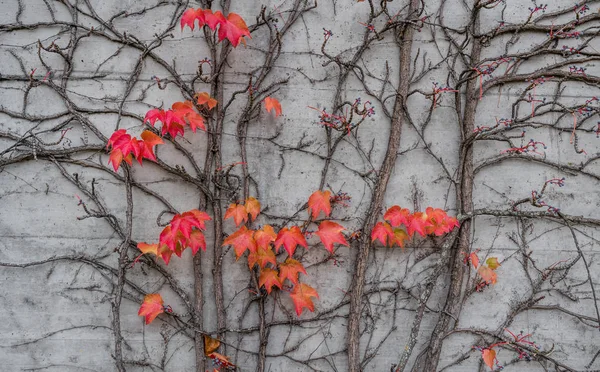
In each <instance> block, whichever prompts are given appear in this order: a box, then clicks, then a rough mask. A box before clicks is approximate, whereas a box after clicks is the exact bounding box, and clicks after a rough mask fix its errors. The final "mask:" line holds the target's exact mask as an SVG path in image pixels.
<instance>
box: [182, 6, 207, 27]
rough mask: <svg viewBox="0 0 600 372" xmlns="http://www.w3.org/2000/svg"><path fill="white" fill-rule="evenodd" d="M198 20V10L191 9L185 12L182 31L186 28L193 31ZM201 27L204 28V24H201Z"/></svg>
mask: <svg viewBox="0 0 600 372" xmlns="http://www.w3.org/2000/svg"><path fill="white" fill-rule="evenodd" d="M197 18H198V15H197V14H196V9H192V8H190V9H188V10H186V11H185V12H183V15H182V16H181V29H182V30H183V28H184V27H185V26H190V28H191V29H192V31H193V30H194V27H195V23H196V19H197ZM200 27H202V23H201V24H200Z"/></svg>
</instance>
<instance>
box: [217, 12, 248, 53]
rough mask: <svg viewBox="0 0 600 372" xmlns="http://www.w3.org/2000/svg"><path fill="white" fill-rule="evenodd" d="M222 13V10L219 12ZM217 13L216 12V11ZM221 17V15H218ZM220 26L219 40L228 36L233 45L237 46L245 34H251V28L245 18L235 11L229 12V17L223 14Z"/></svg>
mask: <svg viewBox="0 0 600 372" xmlns="http://www.w3.org/2000/svg"><path fill="white" fill-rule="evenodd" d="M218 13H220V12H218ZM215 15H216V13H215ZM217 17H219V16H217ZM220 17H222V18H220V26H219V41H221V40H223V39H225V38H227V40H229V42H230V43H231V45H233V47H234V48H235V47H237V46H238V45H239V44H240V41H242V38H243V37H244V36H248V37H249V38H252V37H251V36H250V30H248V26H246V22H244V19H243V18H242V17H240V16H239V15H237V14H235V13H229V15H228V16H227V19H225V17H224V16H223V15H222V14H221V15H220Z"/></svg>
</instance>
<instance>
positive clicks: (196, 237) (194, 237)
mask: <svg viewBox="0 0 600 372" xmlns="http://www.w3.org/2000/svg"><path fill="white" fill-rule="evenodd" d="M187 243H188V245H189V247H190V248H191V249H192V255H195V254H196V253H197V252H198V249H200V248H202V250H203V251H206V239H205V238H204V234H203V233H202V232H201V231H200V230H192V232H191V233H190V237H189V238H188V241H187Z"/></svg>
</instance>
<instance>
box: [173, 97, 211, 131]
mask: <svg viewBox="0 0 600 372" xmlns="http://www.w3.org/2000/svg"><path fill="white" fill-rule="evenodd" d="M172 109H173V112H174V113H175V115H177V116H178V117H180V118H181V119H182V120H184V121H187V123H188V124H189V126H190V129H191V130H192V132H194V133H196V128H200V129H202V130H204V131H206V126H205V125H204V118H203V117H202V115H200V114H198V113H197V112H196V111H195V110H194V104H193V103H192V102H191V101H185V102H175V103H174V104H173V106H172ZM181 134H182V135H183V129H182V133H181Z"/></svg>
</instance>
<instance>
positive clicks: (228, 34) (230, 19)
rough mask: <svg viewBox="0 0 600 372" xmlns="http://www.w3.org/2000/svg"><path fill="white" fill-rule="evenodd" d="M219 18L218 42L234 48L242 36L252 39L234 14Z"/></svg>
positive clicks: (241, 19) (240, 20)
mask: <svg viewBox="0 0 600 372" xmlns="http://www.w3.org/2000/svg"><path fill="white" fill-rule="evenodd" d="M218 13H220V12H218ZM220 17H221V18H220V26H219V41H222V40H223V39H227V40H229V42H230V43H231V45H233V47H234V48H235V47H237V46H238V45H239V44H240V41H242V40H243V38H244V36H248V37H249V38H252V36H250V30H248V26H246V22H245V21H244V19H243V18H242V17H240V16H239V15H237V14H236V13H229V14H228V15H227V18H225V17H224V16H223V15H222V14H221V15H220ZM244 43H245V42H244ZM244 45H245V44H244ZM280 111H281V110H280Z"/></svg>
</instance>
